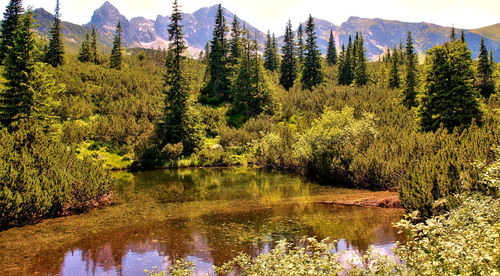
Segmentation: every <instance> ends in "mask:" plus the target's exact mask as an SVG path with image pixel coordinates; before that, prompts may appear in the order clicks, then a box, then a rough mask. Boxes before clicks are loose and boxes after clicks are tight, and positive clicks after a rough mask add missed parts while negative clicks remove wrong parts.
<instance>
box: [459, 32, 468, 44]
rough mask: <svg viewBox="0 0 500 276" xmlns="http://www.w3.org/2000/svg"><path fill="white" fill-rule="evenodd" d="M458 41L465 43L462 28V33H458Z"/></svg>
mask: <svg viewBox="0 0 500 276" xmlns="http://www.w3.org/2000/svg"><path fill="white" fill-rule="evenodd" d="M460 42H462V43H467V41H466V40H465V32H464V30H462V33H460Z"/></svg>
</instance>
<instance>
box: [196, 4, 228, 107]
mask: <svg viewBox="0 0 500 276" xmlns="http://www.w3.org/2000/svg"><path fill="white" fill-rule="evenodd" d="M226 33H227V26H226V19H225V18H224V10H223V9H222V6H221V5H219V7H218V9H217V15H216V17H215V26H214V30H213V38H212V40H211V41H210V55H209V62H208V68H207V69H208V82H207V84H206V85H205V87H204V88H203V90H202V94H203V95H205V96H208V97H215V99H216V100H217V101H227V100H229V99H230V97H231V95H230V91H231V81H230V75H231V72H230V68H229V65H230V64H229V63H230V60H229V45H228V43H227V40H226Z"/></svg>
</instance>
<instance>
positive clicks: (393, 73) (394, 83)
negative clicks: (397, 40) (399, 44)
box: [389, 46, 401, 89]
mask: <svg viewBox="0 0 500 276" xmlns="http://www.w3.org/2000/svg"><path fill="white" fill-rule="evenodd" d="M392 53H393V54H392V57H391V68H390V71H389V88H391V89H396V88H400V87H401V78H400V77H399V63H400V62H399V57H400V55H399V53H398V51H397V49H396V46H394V50H393V52H392Z"/></svg>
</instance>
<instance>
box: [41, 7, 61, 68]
mask: <svg viewBox="0 0 500 276" xmlns="http://www.w3.org/2000/svg"><path fill="white" fill-rule="evenodd" d="M61 28H62V25H61V14H60V13H59V0H57V1H56V10H55V14H54V25H53V26H52V29H51V30H50V42H49V48H48V50H47V54H46V56H45V62H47V63H48V64H50V65H52V66H53V67H57V66H59V65H63V64H64V41H63V35H62V32H61Z"/></svg>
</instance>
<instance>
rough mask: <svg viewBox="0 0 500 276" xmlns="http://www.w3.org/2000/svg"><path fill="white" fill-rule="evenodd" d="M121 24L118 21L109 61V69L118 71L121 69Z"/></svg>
mask: <svg viewBox="0 0 500 276" xmlns="http://www.w3.org/2000/svg"><path fill="white" fill-rule="evenodd" d="M122 32H123V29H122V23H121V22H120V21H118V24H117V25H116V30H115V38H114V39H113V49H111V56H110V60H109V64H110V65H109V67H110V68H113V69H118V70H120V69H121V68H122Z"/></svg>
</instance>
